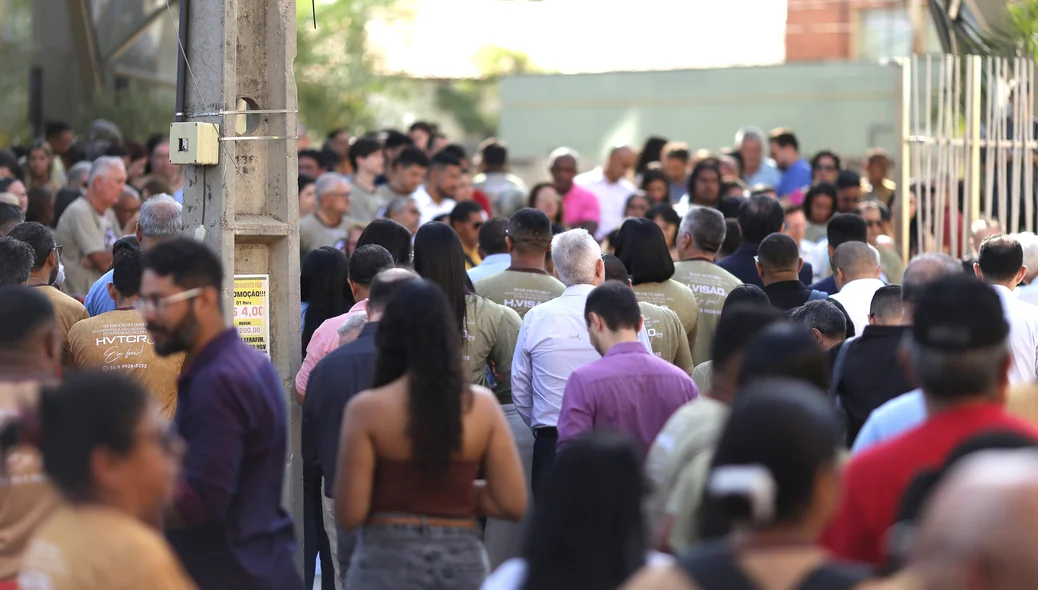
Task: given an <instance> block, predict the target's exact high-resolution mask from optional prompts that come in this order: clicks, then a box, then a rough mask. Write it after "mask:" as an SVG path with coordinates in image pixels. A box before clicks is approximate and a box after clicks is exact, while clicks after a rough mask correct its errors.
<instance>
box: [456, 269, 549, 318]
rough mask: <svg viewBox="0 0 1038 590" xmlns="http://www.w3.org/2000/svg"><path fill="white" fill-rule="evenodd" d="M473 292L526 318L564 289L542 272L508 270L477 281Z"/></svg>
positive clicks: (534, 270)
mask: <svg viewBox="0 0 1038 590" xmlns="http://www.w3.org/2000/svg"><path fill="white" fill-rule="evenodd" d="M475 287H476V293H477V294H478V295H480V296H482V297H486V298H487V299H489V300H491V301H493V302H494V303H498V304H501V305H504V306H505V307H509V308H511V309H512V310H513V311H515V312H516V313H518V314H519V318H520V319H522V318H524V317H526V312H528V311H530V310H531V309H533V308H534V307H536V306H538V305H540V304H542V303H544V302H545V301H551V300H552V299H555V298H556V297H558V296H560V295H562V292H563V291H565V290H566V286H565V285H563V284H562V282H560V281H559V280H558V279H556V278H555V277H553V276H551V275H549V274H548V273H546V272H544V271H542V270H536V269H528V268H514V267H513V268H508V269H506V270H504V271H502V272H499V273H497V274H494V275H490V276H489V277H487V278H485V279H480V280H478V281H476V284H475Z"/></svg>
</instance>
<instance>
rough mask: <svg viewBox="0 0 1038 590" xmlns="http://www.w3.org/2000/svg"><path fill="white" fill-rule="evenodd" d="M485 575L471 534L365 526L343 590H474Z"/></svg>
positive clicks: (425, 527) (435, 528) (418, 527)
mask: <svg viewBox="0 0 1038 590" xmlns="http://www.w3.org/2000/svg"><path fill="white" fill-rule="evenodd" d="M378 516H387V517H393V516H403V517H407V518H421V517H418V516H415V515H378ZM489 573H490V566H489V564H488V563H487V554H486V551H485V550H484V549H483V544H482V543H480V541H479V538H478V531H477V530H476V529H475V528H471V529H469V528H460V527H443V526H432V525H428V524H414V525H411V524H377V525H364V526H363V527H362V528H360V529H359V532H358V534H357V547H356V549H355V550H354V553H353V559H352V561H351V562H350V568H349V571H348V572H347V573H346V589H347V590H478V589H479V587H480V585H482V584H483V580H484V579H486V577H487V575H488V574H489Z"/></svg>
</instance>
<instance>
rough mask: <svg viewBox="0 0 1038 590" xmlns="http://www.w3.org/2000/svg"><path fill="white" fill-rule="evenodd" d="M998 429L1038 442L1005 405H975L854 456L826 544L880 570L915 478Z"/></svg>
mask: <svg viewBox="0 0 1038 590" xmlns="http://www.w3.org/2000/svg"><path fill="white" fill-rule="evenodd" d="M994 430H1003V431H1011V432H1017V433H1020V434H1024V435H1028V436H1033V437H1035V439H1036V440H1038V429H1036V428H1035V427H1034V426H1032V425H1031V424H1029V423H1027V422H1024V421H1022V420H1020V419H1018V418H1015V417H1013V416H1010V415H1009V414H1007V413H1006V412H1005V410H1004V409H1003V408H1002V406H999V405H995V404H983V405H976V404H971V405H968V406H964V407H960V408H954V409H951V410H946V411H944V412H939V413H937V414H934V415H933V416H931V417H930V418H929V419H927V421H926V422H924V423H922V424H921V425H919V426H918V427H916V428H915V429H913V430H910V431H908V432H906V433H905V434H903V435H901V436H900V437H897V438H894V439H891V440H889V441H887V442H884V443H881V444H879V445H877V446H875V447H872V448H871V449H869V450H867V451H865V452H863V453H861V454H860V455H858V456H856V457H854V458H853V459H851V461H850V463H848V464H847V467H846V468H845V469H844V482H843V498H842V500H841V502H840V508H839V510H838V511H837V513H836V518H834V519H833V521H832V522H831V523H830V524H829V528H828V529H827V530H826V531H825V534H823V535H822V544H823V545H824V546H825V547H827V548H828V549H829V550H830V551H832V552H833V553H834V554H836V555H838V556H840V557H842V558H844V559H849V560H851V561H858V562H862V563H871V564H876V565H879V564H880V563H882V561H883V559H884V555H885V554H886V551H885V543H886V535H887V530H888V529H889V528H890V527H891V526H892V525H893V524H894V519H895V518H896V517H897V510H898V507H899V506H900V505H901V497H902V496H903V495H904V493H905V490H906V489H907V488H908V484H910V483H911V482H912V479H913V478H914V477H915V476H916V475H917V474H918V473H919V472H920V471H922V470H924V469H933V468H935V467H939V466H940V465H941V464H942V463H943V462H944V460H945V459H946V458H947V456H948V455H949V454H950V453H951V451H953V450H954V449H955V448H956V447H957V446H958V445H959V444H961V443H963V442H965V441H967V440H969V439H970V438H972V437H973V436H974V435H977V434H981V433H984V432H989V431H994Z"/></svg>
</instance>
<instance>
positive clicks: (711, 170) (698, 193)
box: [687, 159, 721, 207]
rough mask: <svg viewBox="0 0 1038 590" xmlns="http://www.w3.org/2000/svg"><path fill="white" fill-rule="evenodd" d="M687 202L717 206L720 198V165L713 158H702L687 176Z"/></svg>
mask: <svg viewBox="0 0 1038 590" xmlns="http://www.w3.org/2000/svg"><path fill="white" fill-rule="evenodd" d="M687 196H688V204H689V205H702V206H704V207H717V204H718V202H719V201H720V200H721V167H720V166H718V165H717V161H716V160H713V159H708V160H703V161H702V162H700V163H698V164H696V165H695V167H694V168H692V174H690V175H689V177H688V195H687Z"/></svg>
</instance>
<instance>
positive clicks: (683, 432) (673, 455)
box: [645, 396, 731, 539]
mask: <svg viewBox="0 0 1038 590" xmlns="http://www.w3.org/2000/svg"><path fill="white" fill-rule="evenodd" d="M730 411H731V410H730V409H729V407H728V406H726V405H725V404H722V403H721V402H719V401H717V400H715V399H712V398H709V397H706V396H700V397H699V399H696V400H694V401H691V402H689V403H687V404H685V405H684V406H682V407H681V408H679V409H678V411H677V412H674V415H673V416H671V417H670V420H667V423H666V424H664V425H663V430H661V431H660V433H659V434H658V435H656V440H655V441H654V442H653V444H652V447H651V448H650V449H649V454H648V456H646V458H645V474H646V476H648V478H649V481H650V482H651V485H652V494H651V495H650V496H649V498H648V499H647V501H646V505H645V509H646V518H647V519H648V524H649V526H650V527H651V528H652V530H654V531H657V532H658V527H659V525H660V523H661V519H662V517H663V514H664V511H665V509H666V506H667V504H668V503H669V502H670V499H671V494H672V493H673V492H674V490H675V489H676V488H677V486H678V484H679V482H680V479H681V476H682V473H683V472H684V471H685V468H686V467H688V466H689V465H690V464H691V463H692V461H693V459H695V458H696V457H697V456H698V455H700V454H701V453H703V452H706V451H710V450H712V449H713V447H714V444H716V442H717V439H718V437H720V436H721V431H722V429H724V424H725V422H726V421H727V420H728V414H729V413H730ZM652 538H654V539H655V538H657V534H656V533H654V535H653V537H652Z"/></svg>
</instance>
